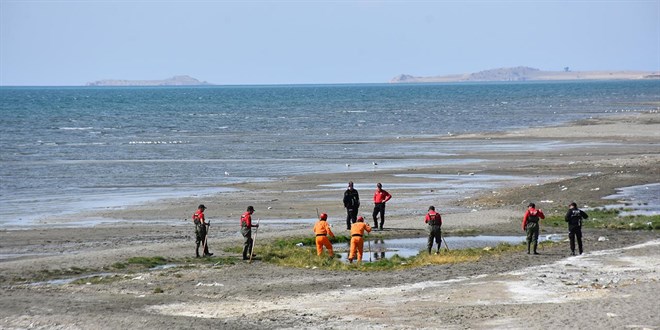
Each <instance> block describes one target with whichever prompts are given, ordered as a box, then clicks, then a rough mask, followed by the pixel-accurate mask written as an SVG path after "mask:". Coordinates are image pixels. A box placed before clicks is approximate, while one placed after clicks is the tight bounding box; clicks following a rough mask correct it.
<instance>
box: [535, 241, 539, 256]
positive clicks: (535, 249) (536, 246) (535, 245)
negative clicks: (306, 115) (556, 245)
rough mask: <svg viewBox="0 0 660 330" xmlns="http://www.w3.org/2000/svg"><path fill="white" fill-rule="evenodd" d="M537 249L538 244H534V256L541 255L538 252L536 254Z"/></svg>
mask: <svg viewBox="0 0 660 330" xmlns="http://www.w3.org/2000/svg"><path fill="white" fill-rule="evenodd" d="M536 247H537V244H536V243H534V254H539V253H538V252H536Z"/></svg>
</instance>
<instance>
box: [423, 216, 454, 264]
mask: <svg viewBox="0 0 660 330" xmlns="http://www.w3.org/2000/svg"><path fill="white" fill-rule="evenodd" d="M424 222H426V224H428V225H429V240H428V243H427V248H428V250H429V254H431V250H433V240H435V242H436V243H437V244H438V251H437V252H436V253H435V254H440V247H441V246H442V229H441V228H442V217H441V216H440V213H437V212H435V206H433V205H431V206H429V212H428V213H426V217H425V218H424ZM445 244H446V243H445ZM447 250H449V248H448V249H447Z"/></svg>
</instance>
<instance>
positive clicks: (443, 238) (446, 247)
mask: <svg viewBox="0 0 660 330" xmlns="http://www.w3.org/2000/svg"><path fill="white" fill-rule="evenodd" d="M440 238H442V241H443V242H444V243H445V249H447V251H449V247H448V246H447V241H445V237H444V236H440Z"/></svg>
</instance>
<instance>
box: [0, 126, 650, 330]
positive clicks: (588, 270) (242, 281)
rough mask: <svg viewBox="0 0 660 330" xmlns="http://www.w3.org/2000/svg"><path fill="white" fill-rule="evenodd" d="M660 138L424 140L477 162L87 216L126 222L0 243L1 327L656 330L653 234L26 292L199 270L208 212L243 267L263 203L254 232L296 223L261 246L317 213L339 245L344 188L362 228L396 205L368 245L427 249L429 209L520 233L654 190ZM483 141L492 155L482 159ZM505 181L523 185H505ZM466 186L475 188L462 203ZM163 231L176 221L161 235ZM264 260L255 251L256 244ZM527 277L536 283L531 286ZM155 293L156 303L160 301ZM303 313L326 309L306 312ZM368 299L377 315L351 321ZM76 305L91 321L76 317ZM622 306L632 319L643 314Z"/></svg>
mask: <svg viewBox="0 0 660 330" xmlns="http://www.w3.org/2000/svg"><path fill="white" fill-rule="evenodd" d="M658 132H660V117H659V115H658V114H635V115H631V116H624V117H622V118H611V117H608V118H607V119H604V118H597V119H593V120H587V121H586V122H584V123H576V124H575V125H570V126H569V125H566V126H558V127H549V128H530V129H526V130H517V131H510V132H498V133H493V134H484V135H469V136H447V137H437V138H432V139H428V141H427V140H425V141H418V142H420V143H428V144H429V146H430V147H437V146H442V145H447V144H452V145H454V146H455V147H465V146H468V148H466V149H465V150H464V152H463V153H462V154H461V155H459V156H456V157H457V158H460V159H475V158H477V159H481V161H480V162H477V163H469V164H461V165H456V164H439V165H437V166H431V167H417V166H409V167H406V168H403V169H400V170H390V169H388V170H380V169H379V170H376V171H366V172H353V171H351V172H347V173H328V174H316V175H303V176H290V177H283V178H281V179H279V180H276V181H272V182H247V183H240V184H232V185H228V186H223V187H230V188H235V189H238V191H235V192H231V193H221V194H217V195H214V196H211V197H204V198H198V197H194V196H193V197H187V198H177V199H171V200H163V201H159V202H157V203H148V204H145V205H138V206H131V207H128V208H126V209H122V210H103V211H95V212H90V213H83V214H80V215H78V216H79V217H80V218H85V217H98V218H110V219H113V218H114V219H122V220H123V221H121V222H118V223H112V224H100V225H97V226H94V227H85V228H45V227H38V228H37V227H35V228H31V229H30V230H6V229H4V230H0V241H1V242H2V245H1V246H0V255H3V256H9V257H8V258H2V259H0V265H1V269H2V270H1V271H0V292H1V293H2V294H1V295H0V307H1V308H0V327H3V328H10V329H11V328H27V327H29V326H31V324H32V325H34V326H33V327H36V328H44V329H45V328H62V329H69V328H71V329H73V328H90V327H99V328H103V329H106V328H107V329H110V328H118V327H119V328H129V327H130V328H135V329H154V328H162V327H163V326H165V327H168V328H190V327H193V326H194V327H197V326H200V327H217V326H218V325H220V326H222V327H227V328H255V327H264V328H306V327H308V326H309V324H325V325H327V327H346V326H349V325H351V326H358V327H360V326H362V327H390V328H397V329H398V328H401V329H405V328H415V327H423V326H424V325H423V324H421V323H419V322H420V321H419V320H420V317H422V316H421V315H424V316H423V317H424V318H425V319H428V320H430V321H433V322H435V323H434V324H436V325H438V327H442V328H449V329H453V328H475V329H490V328H493V327H505V328H522V327H527V326H528V325H530V324H532V326H531V327H530V328H532V329H543V328H547V327H551V326H560V327H562V326H565V325H566V324H574V323H572V322H574V317H578V316H579V318H580V319H581V320H583V321H580V322H582V323H579V324H580V325H582V326H586V324H591V325H596V326H601V327H604V328H623V327H627V326H630V325H643V326H645V327H648V328H654V327H658V326H660V322H658V320H657V316H656V315H655V314H654V311H655V306H657V305H658V304H659V303H660V302H659V301H658V298H656V297H651V298H650V299H649V297H648V292H652V291H657V290H658V289H660V287H659V283H660V278H658V274H657V272H656V271H655V268H654V267H657V260H660V259H659V257H660V245H658V243H657V241H658V239H659V236H658V234H657V233H656V232H655V231H637V232H631V231H625V230H606V229H597V230H596V229H594V230H591V229H589V230H585V234H584V235H585V237H584V240H585V251H586V253H585V255H583V256H578V257H571V256H570V255H569V252H570V251H568V246H567V244H568V243H563V244H559V245H557V246H554V247H551V248H548V249H547V250H544V251H542V254H541V255H540V256H533V257H532V256H527V255H518V254H515V253H513V254H505V255H501V256H498V257H493V258H484V259H482V260H479V261H478V262H473V263H460V264H452V265H429V266H424V267H420V268H414V269H407V270H401V271H395V272H388V271H382V272H363V271H360V270H355V271H347V272H338V271H326V270H321V269H316V270H314V269H289V268H284V267H278V266H274V265H272V264H268V263H264V262H261V261H258V262H256V263H254V264H250V265H249V264H246V263H242V262H240V261H238V262H236V263H235V264H227V265H208V266H193V267H189V268H184V267H175V268H173V269H165V270H147V271H143V272H139V273H136V274H130V275H128V276H124V277H121V278H119V279H117V280H116V281H113V282H109V283H100V284H90V285H79V284H61V285H56V284H42V285H32V284H31V283H32V282H37V281H36V280H31V279H36V278H37V277H38V276H41V274H57V272H60V271H68V270H71V269H73V270H75V269H98V270H102V269H104V267H110V265H113V264H115V263H121V262H126V260H127V259H129V258H131V257H136V256H144V257H148V256H167V257H172V258H186V257H192V256H193V255H194V239H193V237H192V235H193V232H192V228H191V224H190V220H189V219H190V214H192V212H193V211H194V209H195V208H196V206H197V205H198V204H200V203H203V204H205V205H206V206H207V207H209V209H208V210H207V211H206V215H207V217H208V218H209V219H211V222H212V227H211V231H210V235H209V241H210V243H209V244H210V248H211V252H214V253H216V257H223V258H238V254H237V253H235V252H231V251H233V250H232V249H235V248H237V247H239V246H241V244H242V237H241V236H240V234H239V233H238V221H239V220H238V219H239V216H240V214H241V213H242V212H243V211H244V210H245V208H246V207H247V205H254V207H255V209H256V212H255V214H254V215H253V218H254V219H258V218H260V219H263V220H277V219H279V220H286V221H288V220H291V222H290V223H286V224H284V225H283V224H282V223H272V224H268V223H267V222H264V223H265V225H264V226H263V227H262V228H260V230H259V240H260V242H261V243H263V242H267V241H272V240H275V239H279V238H286V237H306V236H310V235H311V224H310V221H313V219H315V218H316V209H317V208H318V210H319V211H320V212H326V213H328V214H329V215H330V218H329V222H330V223H331V224H333V225H334V227H333V230H334V231H335V234H338V235H345V234H346V230H345V228H344V225H345V222H344V219H345V211H344V209H343V207H342V205H341V195H342V193H343V190H344V187H343V185H344V184H345V182H347V181H349V180H352V181H354V182H355V183H356V188H357V189H358V190H359V191H360V195H361V199H362V201H363V202H362V205H363V206H362V208H361V209H360V214H361V215H363V216H365V219H366V220H367V221H368V222H369V223H371V220H370V219H371V215H370V213H371V206H372V203H371V202H370V201H371V198H370V197H371V193H372V192H373V188H374V186H375V183H376V182H383V188H384V189H386V190H388V191H389V192H390V193H392V195H393V199H392V200H391V202H390V203H389V204H388V209H387V215H386V216H387V218H386V221H385V230H383V231H378V232H375V233H374V235H377V236H378V237H381V238H383V239H389V238H399V237H423V236H424V235H425V226H424V222H423V220H422V219H423V215H424V214H425V212H426V209H427V208H428V205H431V204H434V205H435V206H436V207H437V208H438V210H439V211H440V213H442V214H443V221H444V224H443V229H444V231H443V233H444V234H446V235H458V234H460V233H463V232H470V233H476V234H486V235H511V234H513V235H521V234H522V232H521V229H520V220H521V217H522V214H523V213H524V210H525V206H526V203H528V202H529V201H535V202H536V203H537V205H539V206H540V207H541V208H543V209H544V211H545V212H546V214H547V215H552V214H563V212H565V210H566V205H567V204H568V202H570V201H573V200H577V201H578V203H579V205H580V206H582V205H584V204H589V205H590V206H598V204H604V203H607V202H608V201H605V200H602V197H603V196H608V195H612V194H614V193H615V190H616V188H621V187H625V186H631V185H639V184H649V183H658V178H660V172H659V171H660V170H659V168H660V166H658V165H660V138H659V136H658V134H659V133H658ZM529 140H535V141H547V144H544V146H545V148H544V149H543V150H528V149H525V148H524V145H525V143H527V142H528V141H529ZM557 141H558V142H557ZM471 143H472V144H471ZM476 143H481V144H482V146H483V147H480V148H476V147H473V146H474V145H475V144H476ZM521 146H522V147H521ZM469 147H472V148H469ZM459 172H460V175H459ZM470 173H472V174H470ZM499 176H503V177H504V179H501V180H500V179H497V178H501V177H499ZM509 177H519V178H524V179H525V180H526V181H524V182H518V183H514V184H511V180H509V179H506V178H509ZM498 184H499V185H500V186H498ZM390 187H392V188H390ZM457 187H459V188H465V189H466V191H467V188H470V189H473V190H470V193H469V194H468V193H465V195H462V194H461V195H460V196H457V193H456V191H457V190H456V189H459V188H457ZM466 187H467V188H466ZM596 188H598V189H596ZM549 201H552V202H551V203H550V202H549ZM269 207H270V208H269ZM162 219H171V220H170V221H169V222H165V223H154V222H155V221H156V220H162ZM63 220H70V221H74V220H76V219H63ZM541 228H542V232H541V234H542V235H549V234H555V233H563V232H565V228H563V227H562V228H557V229H555V228H547V227H544V226H543V225H542V226H541ZM600 237H605V238H606V240H603V241H601V240H600ZM421 248H422V247H420V249H421ZM255 251H256V253H257V254H258V253H259V247H258V246H257V247H256V248H255ZM632 260H639V262H632ZM649 262H650V263H649ZM594 265H596V266H595V267H594ZM622 265H625V266H622ZM622 267H623V268H622ZM626 267H627V268H626ZM649 267H650V268H649ZM110 269H112V268H110ZM530 272H532V274H533V276H531V277H530V276H525V275H524V274H528V273H530ZM523 273H524V274H523ZM619 273H624V274H626V276H623V275H618V274H619ZM521 274H523V275H521ZM543 275H544V276H543ZM56 278H57V277H56ZM246 279H247V280H246ZM601 279H602V280H601ZM200 283H201V284H200ZM452 283H456V284H455V285H454V284H452ZM156 288H159V289H161V290H162V291H163V292H162V293H156V292H155V291H156V290H155V289H156ZM404 288H405V290H403V289H404ZM530 288H537V290H536V291H534V290H532V289H530ZM529 290H531V291H529ZM538 290H540V291H538ZM537 291H538V292H537ZM541 291H543V292H551V293H552V294H553V295H554V296H553V299H552V301H545V300H543V299H541V298H538V295H540V294H541V293H542V292H541ZM392 293H396V294H392ZM555 294H556V295H555ZM622 297H623V298H622ZM438 299H440V300H438ZM535 299H536V300H535ZM539 299H541V300H539ZM621 299H624V300H625V302H623V303H622V302H620V300H621ZM200 300H203V301H205V302H204V304H201V305H200V303H199V301H200ZM309 301H313V302H315V303H316V302H319V303H321V304H316V305H315V306H311V305H310V304H309V303H308V302H309ZM367 301H368V304H369V313H362V312H364V311H363V310H360V311H359V312H357V313H355V312H346V308H348V310H351V308H352V307H350V306H353V305H355V304H364V303H365V302H367ZM444 302H447V304H445V303H444ZM81 303H82V304H84V305H85V306H86V308H85V309H84V310H81V309H80V308H78V307H79V306H80V304H81ZM437 304H440V305H441V308H436V307H437ZM576 304H577V305H578V306H579V308H578V310H579V315H578V311H577V310H576V309H575V308H574V306H575V305H576ZM626 306H635V308H638V312H637V313H632V311H631V308H629V307H626ZM202 307H203V308H202ZM200 310H203V311H204V312H203V313H200V312H199V311H200ZM550 311H556V312H557V313H559V314H557V313H554V312H550ZM620 311H623V312H620ZM605 313H612V314H613V315H615V316H608V315H605ZM241 315H242V316H241ZM535 315H543V316H544V317H542V318H536V317H535ZM101 319H103V320H105V321H103V322H101ZM567 322H568V323H567Z"/></svg>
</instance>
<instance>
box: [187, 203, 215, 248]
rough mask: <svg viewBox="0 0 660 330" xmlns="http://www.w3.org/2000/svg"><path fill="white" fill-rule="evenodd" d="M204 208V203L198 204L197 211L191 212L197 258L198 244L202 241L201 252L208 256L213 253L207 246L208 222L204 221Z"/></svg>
mask: <svg viewBox="0 0 660 330" xmlns="http://www.w3.org/2000/svg"><path fill="white" fill-rule="evenodd" d="M204 210H206V206H204V204H199V206H198V207H197V211H195V213H193V215H192V220H193V223H194V224H195V244H196V245H197V247H196V248H195V255H196V256H197V258H199V245H200V244H201V243H202V242H204V248H203V253H204V256H205V257H210V256H212V255H213V253H210V252H209V246H208V242H207V240H208V226H210V223H209V222H206V218H205V217H204Z"/></svg>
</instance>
